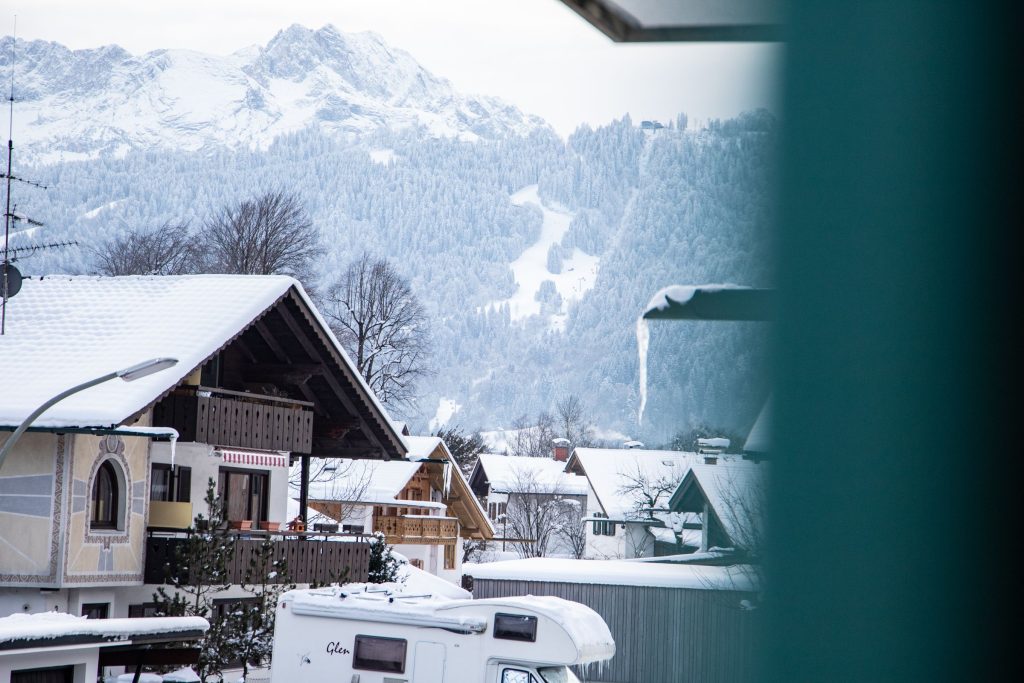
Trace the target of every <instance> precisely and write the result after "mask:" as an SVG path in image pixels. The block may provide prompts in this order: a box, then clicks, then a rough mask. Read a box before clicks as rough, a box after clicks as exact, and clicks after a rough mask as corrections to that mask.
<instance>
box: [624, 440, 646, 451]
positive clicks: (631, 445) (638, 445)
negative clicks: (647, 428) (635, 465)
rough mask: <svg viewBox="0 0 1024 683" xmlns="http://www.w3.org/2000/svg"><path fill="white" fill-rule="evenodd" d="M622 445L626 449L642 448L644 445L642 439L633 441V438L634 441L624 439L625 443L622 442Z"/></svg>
mask: <svg viewBox="0 0 1024 683" xmlns="http://www.w3.org/2000/svg"><path fill="white" fill-rule="evenodd" d="M622 447H623V448H627V449H631V448H643V447H644V443H643V441H635V440H634V441H626V442H625V443H623V444H622Z"/></svg>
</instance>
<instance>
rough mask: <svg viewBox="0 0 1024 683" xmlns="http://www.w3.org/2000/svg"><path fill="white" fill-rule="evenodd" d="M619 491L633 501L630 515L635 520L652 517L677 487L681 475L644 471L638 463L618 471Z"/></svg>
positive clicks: (664, 504)
mask: <svg viewBox="0 0 1024 683" xmlns="http://www.w3.org/2000/svg"><path fill="white" fill-rule="evenodd" d="M619 481H620V482H621V484H620V485H619V493H620V494H622V495H624V496H628V497H629V498H630V499H631V500H632V502H633V510H632V511H631V513H632V515H633V516H634V517H635V519H637V520H645V519H654V514H653V513H654V511H656V510H659V509H661V508H664V507H665V506H666V505H667V504H668V499H669V498H670V497H671V496H672V493H673V492H674V491H675V490H676V488H678V487H679V482H680V481H682V476H678V477H671V476H667V475H663V474H659V475H655V474H651V473H650V472H645V471H644V470H643V469H642V468H641V467H640V465H639V464H638V465H636V467H635V468H634V469H633V470H631V471H620V472H619Z"/></svg>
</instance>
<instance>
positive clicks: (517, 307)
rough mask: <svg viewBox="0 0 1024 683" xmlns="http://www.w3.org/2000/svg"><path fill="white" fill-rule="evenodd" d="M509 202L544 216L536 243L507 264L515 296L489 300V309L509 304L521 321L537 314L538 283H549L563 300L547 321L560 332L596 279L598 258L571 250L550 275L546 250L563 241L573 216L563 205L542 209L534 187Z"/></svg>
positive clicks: (577, 250)
mask: <svg viewBox="0 0 1024 683" xmlns="http://www.w3.org/2000/svg"><path fill="white" fill-rule="evenodd" d="M511 200H512V203H513V204H517V205H519V206H524V205H526V204H533V205H535V206H537V207H538V208H540V210H541V211H542V212H543V214H544V223H543V225H542V226H541V231H540V237H539V238H538V239H537V241H536V242H534V243H533V244H531V245H530V246H529V247H527V248H526V250H525V251H523V253H522V254H520V255H519V258H517V259H516V260H515V261H513V262H512V263H511V264H510V267H511V268H512V273H513V274H514V275H515V280H516V284H517V285H518V287H517V288H516V292H515V294H513V295H512V296H511V297H509V298H508V299H503V300H501V301H492V302H491V303H489V304H488V307H494V308H496V307H498V306H501V305H503V304H508V306H509V313H510V314H511V317H512V320H522V319H523V318H528V317H529V316H531V315H539V314H540V312H541V302H539V301H537V298H536V296H537V291H538V290H539V289H540V286H541V283H542V282H544V281H545V280H551V281H552V282H553V283H554V285H555V289H556V290H557V291H558V293H559V294H560V295H561V297H562V308H561V310H560V311H559V312H558V313H555V314H552V315H551V316H550V318H549V320H550V324H551V327H552V329H556V330H562V329H564V327H565V319H566V310H567V308H568V304H569V303H571V302H573V301H577V300H579V299H580V298H581V297H582V296H583V295H584V294H585V293H586V292H587V290H589V289H590V288H591V287H593V286H594V282H595V281H596V280H597V269H598V267H599V265H600V261H601V259H600V257H598V256H591V255H590V254H587V253H584V252H583V251H581V250H580V249H578V248H574V249H573V250H572V253H571V254H570V255H569V257H567V258H564V259H562V272H560V273H552V272H551V271H549V270H548V250H549V249H550V248H551V246H552V245H554V244H558V243H559V242H561V241H562V238H563V237H564V236H565V233H566V231H567V230H568V229H569V223H570V222H572V218H573V215H574V214H572V213H571V212H569V211H568V210H567V209H565V208H564V207H562V206H558V205H554V206H545V205H544V203H543V202H542V201H541V199H540V196H539V195H538V193H537V186H536V185H529V186H527V187H525V188H523V189H522V190H519V191H518V192H516V193H515V194H513V195H512V197H511Z"/></svg>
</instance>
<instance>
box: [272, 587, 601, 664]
mask: <svg viewBox="0 0 1024 683" xmlns="http://www.w3.org/2000/svg"><path fill="white" fill-rule="evenodd" d="M614 654H615V642H614V641H613V640H612V636H611V633H610V632H609V630H608V626H607V625H606V624H605V623H604V620H603V619H602V618H601V617H600V615H598V614H597V612H595V611H593V610H592V609H590V608H589V607H586V606H585V605H581V604H579V603H575V602H570V601H568V600H562V599H561V598H553V597H536V596H525V597H515V598H496V599H490V600H442V599H438V598H434V597H432V596H429V595H418V596H417V595H408V596H406V595H402V594H394V595H392V594H390V593H388V592H386V591H377V592H370V591H366V590H364V589H357V592H350V591H349V590H347V589H346V588H345V587H342V588H325V589H312V590H293V591H289V592H287V593H285V594H284V595H283V596H281V599H280V600H279V602H278V606H277V623H276V625H275V629H274V659H273V668H272V678H273V680H275V681H305V682H308V683H317V682H319V681H324V682H326V681H330V682H331V683H406V682H414V683H472V682H479V683H567V682H569V681H574V680H576V678H575V676H573V674H572V672H571V671H570V670H569V669H568V668H567V667H569V666H574V665H589V664H595V663H601V662H605V661H607V660H609V659H611V658H612V656H613V655H614Z"/></svg>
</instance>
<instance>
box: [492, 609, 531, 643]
mask: <svg viewBox="0 0 1024 683" xmlns="http://www.w3.org/2000/svg"><path fill="white" fill-rule="evenodd" d="M494 637H495V638H501V639H503V640H523V641H526V642H528V643H533V642H536V641H537V617H528V616H526V615H525V614H502V613H500V612H499V613H498V614H495V615H494Z"/></svg>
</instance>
